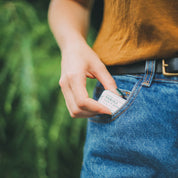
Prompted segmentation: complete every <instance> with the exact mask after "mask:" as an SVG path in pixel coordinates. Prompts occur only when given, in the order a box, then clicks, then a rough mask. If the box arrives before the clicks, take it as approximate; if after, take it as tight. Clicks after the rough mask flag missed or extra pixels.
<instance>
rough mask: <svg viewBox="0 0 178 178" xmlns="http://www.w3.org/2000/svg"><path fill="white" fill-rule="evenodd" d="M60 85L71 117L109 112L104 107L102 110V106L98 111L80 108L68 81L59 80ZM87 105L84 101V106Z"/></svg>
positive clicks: (83, 116)
mask: <svg viewBox="0 0 178 178" xmlns="http://www.w3.org/2000/svg"><path fill="white" fill-rule="evenodd" d="M60 85H61V89H62V93H63V95H64V98H65V102H66V105H67V108H68V111H69V113H70V115H71V117H73V118H78V117H80V118H86V117H91V116H94V115H96V114H100V113H105V114H111V113H110V111H108V109H107V108H105V109H104V110H103V108H102V110H101V109H100V112H98V111H97V110H96V111H95V110H94V111H93V110H90V109H87V108H84V109H82V108H81V107H79V106H78V105H77V102H76V99H75V98H74V95H73V92H72V90H71V87H70V86H69V83H68V82H60ZM80 93H81V92H80ZM87 105H88V103H87V102H86V106H87ZM94 107H95V106H94ZM101 107H102V106H101Z"/></svg>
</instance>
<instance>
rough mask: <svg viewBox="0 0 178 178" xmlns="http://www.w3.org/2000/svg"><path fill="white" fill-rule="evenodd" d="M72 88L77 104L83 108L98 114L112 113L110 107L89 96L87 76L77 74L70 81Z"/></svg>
mask: <svg viewBox="0 0 178 178" xmlns="http://www.w3.org/2000/svg"><path fill="white" fill-rule="evenodd" d="M70 88H71V90H72V93H73V96H74V100H75V102H76V105H77V106H78V107H79V108H80V109H81V110H85V111H88V112H91V113H97V114H99V113H105V114H111V112H110V110H109V109H108V108H106V107H105V106H103V105H102V104H100V103H98V102H97V101H95V100H93V99H91V98H89V97H88V93H87V90H86V77H85V76H82V75H80V76H76V78H75V79H74V80H73V81H72V82H71V83H70Z"/></svg>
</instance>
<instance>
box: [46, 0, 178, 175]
mask: <svg viewBox="0 0 178 178" xmlns="http://www.w3.org/2000/svg"><path fill="white" fill-rule="evenodd" d="M92 5H93V1H92V0H52V1H51V3H50V7H49V15H48V16H49V17H48V18H49V24H50V27H51V30H52V32H53V34H54V36H55V38H56V41H57V43H58V45H59V47H60V49H61V53H62V61H61V78H60V81H59V84H60V86H61V89H62V92H63V95H64V98H65V101H66V105H67V108H68V110H69V112H70V115H71V117H74V118H76V117H80V118H81V117H82V118H88V124H87V136H86V143H85V147H84V158H83V165H82V170H81V177H82V178H87V177H88V178H91V177H92V178H99V177H102V178H103V177H106V178H119V177H121V178H123V177H127V178H139V177H142V178H145V177H146V178H150V177H156V178H176V177H178V141H177V140H178V90H177V89H178V1H177V0H171V1H168V0H157V1H154V0H147V1H144V0H138V1H134V0H130V1H127V0H125V1H123V0H109V1H107V0H105V1H104V14H103V22H102V25H101V28H100V31H99V34H98V36H97V38H96V41H95V43H94V46H93V48H90V47H89V46H88V44H87V42H86V36H87V33H88V27H89V24H90V13H91V9H92ZM87 77H89V78H96V79H97V80H98V83H97V85H96V88H95V91H94V98H93V99H91V98H89V96H88V93H87V90H86V78H87ZM117 88H119V89H120V90H121V91H122V93H123V94H124V96H125V98H126V99H127V101H126V103H125V104H124V105H123V106H122V107H121V108H120V109H118V110H117V111H116V112H115V113H111V111H110V110H109V109H108V108H107V107H105V106H104V105H102V104H101V103H99V102H98V101H97V100H98V98H99V97H100V95H101V93H102V92H103V91H104V90H110V91H111V92H113V93H115V94H117V92H116V89H117Z"/></svg>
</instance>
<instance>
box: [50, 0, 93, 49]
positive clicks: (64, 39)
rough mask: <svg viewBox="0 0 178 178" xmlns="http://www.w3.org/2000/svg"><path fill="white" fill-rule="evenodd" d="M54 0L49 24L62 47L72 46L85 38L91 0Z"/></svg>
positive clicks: (51, 5)
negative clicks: (83, 1) (83, 0)
mask: <svg viewBox="0 0 178 178" xmlns="http://www.w3.org/2000/svg"><path fill="white" fill-rule="evenodd" d="M81 2H82V1H81V0H52V1H51V3H50V7H49V14H48V19H49V25H50V27H51V30H52V32H53V34H54V37H55V39H56V41H57V43H58V45H59V47H60V48H61V50H62V51H63V50H65V49H66V48H70V47H71V48H72V47H73V46H74V45H77V44H80V43H81V42H82V41H84V40H85V38H86V35H87V32H88V26H89V21H90V9H91V0H90V1H87V2H88V3H87V4H86V3H85V4H83V3H81ZM85 2H86V1H85Z"/></svg>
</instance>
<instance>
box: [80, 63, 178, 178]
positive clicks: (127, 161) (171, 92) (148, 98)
mask: <svg viewBox="0 0 178 178" xmlns="http://www.w3.org/2000/svg"><path fill="white" fill-rule="evenodd" d="M154 71H155V61H147V64H146V70H145V74H141V75H119V76H113V78H114V79H115V81H116V83H117V86H118V88H119V89H120V90H122V92H123V93H124V94H125V97H126V98H127V102H126V104H125V105H124V106H123V107H122V108H120V109H119V110H118V111H117V112H116V113H114V114H113V115H112V116H109V115H97V116H95V117H93V118H89V119H88V125H87V136H86V143H85V147H84V158H83V166H82V171H81V178H178V77H165V76H163V75H162V74H155V73H154ZM103 90H104V88H103V86H102V85H101V84H100V83H98V84H97V86H96V88H95V92H94V98H95V99H96V100H97V99H98V98H99V96H100V94H101V93H102V91H103Z"/></svg>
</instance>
